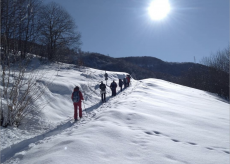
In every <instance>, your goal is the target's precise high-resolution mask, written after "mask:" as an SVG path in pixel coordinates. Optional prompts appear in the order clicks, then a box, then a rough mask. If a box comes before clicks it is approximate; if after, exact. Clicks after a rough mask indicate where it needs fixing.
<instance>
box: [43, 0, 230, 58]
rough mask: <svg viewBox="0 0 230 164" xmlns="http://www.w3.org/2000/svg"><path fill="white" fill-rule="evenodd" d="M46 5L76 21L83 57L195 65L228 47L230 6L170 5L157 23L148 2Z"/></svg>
mask: <svg viewBox="0 0 230 164" xmlns="http://www.w3.org/2000/svg"><path fill="white" fill-rule="evenodd" d="M50 1H54V2H57V3H59V4H60V5H62V6H63V7H64V8H65V9H66V10H67V11H68V12H69V14H70V15H71V16H72V17H73V19H74V20H75V23H76V25H77V26H78V30H79V31H80V33H81V35H82V42H83V45H82V46H81V48H82V50H83V51H89V52H98V53H101V54H105V55H109V56H112V57H126V56H153V57H156V58H159V59H161V60H164V61H169V62H193V61H194V56H195V58H196V61H197V62H199V61H200V60H201V59H202V57H204V56H209V55H210V54H212V53H215V52H216V51H218V50H222V49H224V48H227V46H228V45H229V0H169V3H170V4H171V11H170V13H169V14H168V16H167V17H166V18H165V19H163V20H160V21H154V20H152V19H151V17H150V16H149V13H148V10H147V9H148V7H149V5H150V3H151V0H46V2H50Z"/></svg>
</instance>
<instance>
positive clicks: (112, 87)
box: [110, 80, 117, 96]
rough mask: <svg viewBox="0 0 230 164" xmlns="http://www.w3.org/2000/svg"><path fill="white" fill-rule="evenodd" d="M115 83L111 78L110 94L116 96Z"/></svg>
mask: <svg viewBox="0 0 230 164" xmlns="http://www.w3.org/2000/svg"><path fill="white" fill-rule="evenodd" d="M116 88H117V83H116V82H115V81H114V80H113V82H112V83H111V84H110V89H111V90H112V96H116Z"/></svg>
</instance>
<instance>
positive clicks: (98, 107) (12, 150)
mask: <svg viewBox="0 0 230 164" xmlns="http://www.w3.org/2000/svg"><path fill="white" fill-rule="evenodd" d="M138 85H139V82H137V81H136V82H133V84H132V85H130V87H127V88H126V89H124V90H123V91H122V92H120V91H118V92H117V96H116V97H112V96H108V97H107V102H106V103H103V104H102V103H101V102H99V103H97V104H95V105H93V106H91V107H89V108H86V109H85V110H84V111H83V118H82V119H81V120H79V121H77V122H73V121H71V120H72V118H70V119H68V121H67V122H66V123H64V124H61V125H58V126H57V127H56V128H55V129H52V130H50V131H48V132H46V133H44V134H41V135H38V136H36V137H33V138H30V139H26V140H23V141H21V142H19V143H17V144H13V145H11V146H10V147H7V148H5V149H3V150H1V162H2V163H4V162H5V161H7V160H8V159H10V158H11V157H13V156H14V155H15V154H17V153H19V152H21V151H27V150H29V149H30V145H32V144H35V143H36V142H38V141H41V140H43V139H45V138H48V137H52V136H54V135H57V134H60V133H61V132H63V131H64V130H66V129H68V128H71V127H72V126H73V125H74V124H75V126H79V125H83V124H86V123H88V122H90V121H91V120H92V119H93V118H95V116H96V112H102V111H104V110H106V109H107V108H110V107H111V104H112V103H114V104H117V103H116V101H117V99H119V98H121V97H124V96H127V95H128V94H130V93H131V92H133V90H134V89H135V88H136V87H137V86H138ZM107 95H108V94H107ZM83 103H84V102H83Z"/></svg>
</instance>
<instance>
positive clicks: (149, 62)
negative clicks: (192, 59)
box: [118, 56, 205, 77]
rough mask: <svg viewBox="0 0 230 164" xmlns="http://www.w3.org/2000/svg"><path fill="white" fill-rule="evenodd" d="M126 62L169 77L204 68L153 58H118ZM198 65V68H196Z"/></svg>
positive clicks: (192, 64)
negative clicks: (192, 69)
mask: <svg viewBox="0 0 230 164" xmlns="http://www.w3.org/2000/svg"><path fill="white" fill-rule="evenodd" d="M118 59H121V60H124V61H126V62H129V63H132V64H135V65H138V66H139V67H141V68H144V69H147V70H151V71H154V72H159V73H164V74H168V75H171V76H177V77H178V76H182V75H183V74H184V73H185V72H187V71H188V70H189V69H190V68H192V67H194V66H196V67H205V66H202V65H200V64H195V63H173V62H165V61H162V60H160V59H157V58H155V57H149V56H143V57H125V58H118ZM198 65H199V66H198Z"/></svg>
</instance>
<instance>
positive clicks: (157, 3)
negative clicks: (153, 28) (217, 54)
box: [148, 0, 170, 20]
mask: <svg viewBox="0 0 230 164" xmlns="http://www.w3.org/2000/svg"><path fill="white" fill-rule="evenodd" d="M148 11H149V15H150V17H151V18H152V19H153V20H161V19H163V18H165V17H166V16H167V15H168V13H169V12H170V4H169V2H168V0H154V1H153V2H152V3H151V4H150V6H149V8H148Z"/></svg>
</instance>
